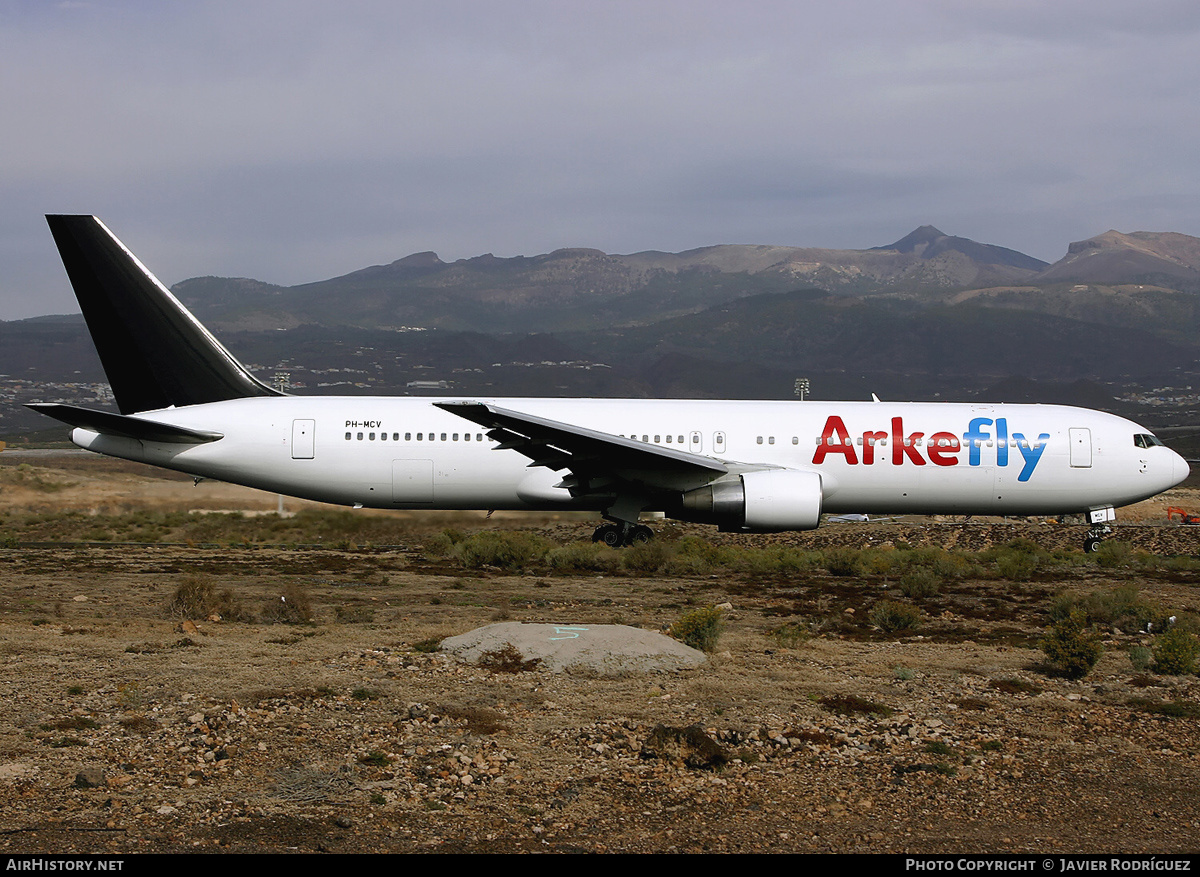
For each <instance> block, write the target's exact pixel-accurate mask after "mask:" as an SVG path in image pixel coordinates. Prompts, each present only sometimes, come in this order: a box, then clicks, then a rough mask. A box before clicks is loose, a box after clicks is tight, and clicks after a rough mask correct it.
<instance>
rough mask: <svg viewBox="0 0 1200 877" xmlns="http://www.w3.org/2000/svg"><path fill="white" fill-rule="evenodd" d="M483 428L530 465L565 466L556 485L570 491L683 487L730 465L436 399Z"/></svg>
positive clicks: (707, 478)
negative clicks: (616, 487)
mask: <svg viewBox="0 0 1200 877" xmlns="http://www.w3.org/2000/svg"><path fill="white" fill-rule="evenodd" d="M434 405H436V406H437V407H438V408H441V409H442V410H443V411H449V412H450V413H451V414H457V415H458V416H459V417H462V418H465V419H466V420H470V421H471V422H473V423H477V424H479V425H480V426H483V427H486V428H487V429H488V436H489V437H490V438H492V439H494V440H496V441H498V442H499V443H500V444H499V445H498V446H497V449H504V450H513V451H516V452H517V453H519V454H522V455H523V456H526V457H528V458H529V459H530V460H532V463H530V465H531V466H544V467H546V468H548V469H552V470H554V471H561V470H563V469H566V470H569V471H570V475H568V476H567V477H565V478H564V479H563V480H562V482H560V483H561V485H562V486H563V487H565V488H567V489H568V490H570V491H571V493H572V494H573V495H576V496H581V495H586V494H593V495H594V494H596V493H601V492H605V493H607V492H612V488H613V487H614V485H616V484H618V483H624V484H625V485H627V486H636V487H638V488H640V489H643V490H647V489H648V490H651V491H653V490H681V489H683V490H686V489H688V488H689V487H695V486H700V485H703V484H707V483H709V482H710V481H712V480H713V479H715V478H719V477H721V476H722V475H726V474H728V473H729V472H730V471H731V470H730V467H728V466H727V465H726V464H725V463H722V462H721V461H720V460H714V459H713V458H711V457H703V456H700V455H699V454H691V453H688V452H687V451H679V450H675V449H674V448H664V447H660V446H659V445H652V444H647V443H645V442H639V441H637V440H635V439H627V438H623V437H621V436H617V435H612V434H610V433H606V432H601V431H599V430H594V429H588V428H587V427H582V426H576V425H575V424H571V423H565V422H563V421H559V420H551V419H549V418H545V417H538V416H536V415H533V414H525V413H524V412H520V411H513V410H511V409H508V408H501V407H500V406H498V405H491V404H488V403H484V402H474V401H461V402H460V401H453V402H435V403H434Z"/></svg>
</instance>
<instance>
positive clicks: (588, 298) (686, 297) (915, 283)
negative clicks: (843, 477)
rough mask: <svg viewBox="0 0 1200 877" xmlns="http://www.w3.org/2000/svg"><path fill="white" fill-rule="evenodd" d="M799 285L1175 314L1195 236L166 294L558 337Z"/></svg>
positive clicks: (475, 264)
mask: <svg viewBox="0 0 1200 877" xmlns="http://www.w3.org/2000/svg"><path fill="white" fill-rule="evenodd" d="M1093 285H1095V286H1096V287H1097V288H1095V289H1093V288H1092V286H1093ZM1079 287H1082V288H1079ZM800 288H817V289H822V290H824V291H826V292H829V293H831V294H835V295H838V296H847V297H855V298H861V297H872V298H874V297H881V296H882V297H891V298H900V299H906V300H911V301H917V302H922V303H927V304H928V303H934V302H938V303H956V302H959V301H963V300H965V298H964V294H968V295H967V297H971V296H973V297H975V298H977V299H978V301H977V303H978V304H980V305H982V306H985V307H987V306H995V307H1005V308H1009V309H1018V310H1035V311H1042V310H1049V311H1050V312H1053V313H1059V314H1061V315H1068V314H1069V313H1070V311H1071V303H1072V301H1085V302H1086V305H1084V306H1083V308H1080V310H1083V309H1086V310H1087V311H1089V312H1091V311H1094V310H1095V309H1096V307H1097V305H1096V302H1097V298H1096V296H1097V295H1100V296H1102V298H1101V299H1099V301H1101V302H1102V303H1103V304H1105V305H1109V304H1111V305H1113V306H1115V307H1116V308H1117V310H1121V309H1127V310H1128V309H1132V310H1142V311H1147V312H1149V313H1150V314H1151V315H1162V314H1163V313H1164V311H1166V312H1169V311H1171V307H1170V299H1171V298H1172V294H1173V293H1188V294H1189V297H1190V296H1191V295H1197V294H1200V238H1193V237H1189V236H1187V235H1182V234H1172V233H1149V232H1135V233H1133V234H1121V233H1120V232H1116V231H1109V232H1105V233H1104V234H1101V235H1097V236H1096V237H1094V238H1090V239H1088V240H1086V241H1080V242H1077V243H1073V244H1071V245H1070V247H1069V248H1068V251H1067V254H1066V255H1065V256H1064V257H1063V258H1062V259H1060V260H1059V261H1058V262H1055V263H1054V264H1052V265H1050V264H1047V263H1045V262H1042V261H1041V260H1039V259H1035V258H1033V257H1031V256H1027V255H1025V254H1023V253H1019V252H1017V251H1015V250H1010V249H1007V248H1004V247H998V246H994V245H991V244H981V243H978V242H976V241H972V240H970V239H968V238H962V237H955V236H952V235H947V234H944V233H942V232H941V231H939V230H938V229H936V228H934V227H933V226H929V225H926V226H922V227H920V228H918V229H915V230H914V231H913V232H911V233H910V234H908V235H905V236H904V237H902V238H901V239H900V240H898V241H896V242H895V243H892V244H889V245H887V246H882V247H873V248H871V249H867V250H835V249H818V248H805V247H780V246H768V245H749V244H741V245H738V244H725V245H719V246H712V247H702V248H699V249H695V250H688V251H685V252H682V253H663V252H657V251H646V252H641V253H634V254H632V255H610V254H607V253H603V252H601V251H599V250H594V249H581V248H574V249H562V250H555V251H554V252H552V253H546V254H543V255H538V256H515V257H511V258H497V257H495V256H493V255H491V254H486V255H483V256H476V257H474V258H471V259H460V260H457V261H455V262H443V261H442V260H441V259H440V258H438V256H437V254H436V253H432V252H426V253H415V254H412V255H409V256H405V257H404V258H402V259H398V260H396V261H394V262H391V263H390V264H387V265H375V266H372V267H369V268H363V269H361V270H359V271H354V272H352V273H350V274H346V275H343V276H341V277H335V278H331V279H329V280H322V281H317V282H314V283H306V284H302V285H299V286H292V287H280V286H273V285H270V284H266V283H262V282H260V281H257V280H251V279H246V278H224V277H199V278H193V279H191V280H185V281H183V282H181V283H178V284H176V285H175V286H174V287H173V288H172V289H173V291H174V292H175V294H176V295H177V296H179V298H180V299H181V300H182V301H183V302H184V303H185V304H186V305H187V306H188V307H190V308H192V309H193V310H194V311H195V312H196V314H197V316H199V317H200V319H201V320H203V321H205V322H206V323H208V324H210V325H211V326H212V328H214V329H216V330H227V329H237V330H252V329H268V328H270V329H278V328H284V329H287V328H295V327H296V326H301V325H306V324H316V325H325V326H333V325H344V326H354V327H357V328H365V329H396V328H401V327H406V326H410V327H411V326H417V327H422V328H441V329H453V330H460V331H479V332H555V331H563V330H579V329H592V328H601V327H611V326H614V325H616V326H630V325H646V324H650V323H654V322H657V321H659V320H663V319H666V318H669V317H674V316H680V315H683V314H689V313H697V312H699V311H701V310H704V309H705V308H708V307H712V306H714V305H718V304H722V303H725V302H729V301H734V300H737V299H740V298H745V297H748V296H753V295H758V294H762V293H775V292H788V291H792V290H795V289H800ZM1031 293H1036V295H1031ZM1044 293H1050V296H1049V299H1048V298H1047V296H1046V295H1044ZM1062 293H1067V294H1068V295H1067V297H1066V300H1060V299H1061V298H1062V295H1061V294H1062ZM1164 296H1165V297H1166V298H1165V299H1164ZM1123 319H1124V317H1121V318H1118V320H1117V324H1120V323H1121V321H1123Z"/></svg>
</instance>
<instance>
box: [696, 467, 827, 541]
mask: <svg viewBox="0 0 1200 877" xmlns="http://www.w3.org/2000/svg"><path fill="white" fill-rule="evenodd" d="M821 498H822V497H821V476H820V474H819V473H817V472H805V471H802V470H799V469H756V470H753V471H751V472H743V473H742V474H740V475H734V476H730V477H726V478H721V479H719V480H717V481H714V482H712V483H711V484H707V485H705V486H704V487H698V488H696V489H695V490H689V491H688V492H687V493H685V494H683V497H682V511H681V512H679V514H678V515H677V517H679V518H681V519H683V520H685V521H696V522H699V523H705V524H717V525H718V526H719V527H720V528H721V529H722V530H757V531H759V532H764V533H774V532H779V531H782V530H813V529H816V527H817V525H818V524H820V522H821Z"/></svg>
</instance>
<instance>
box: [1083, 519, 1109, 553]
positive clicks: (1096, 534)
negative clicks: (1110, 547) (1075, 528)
mask: <svg viewBox="0 0 1200 877" xmlns="http://www.w3.org/2000/svg"><path fill="white" fill-rule="evenodd" d="M1109 535H1112V527H1109V526H1108V525H1107V524H1092V526H1090V527H1088V531H1087V536H1086V537H1084V540H1083V553H1084V554H1093V553H1095V552H1097V551H1099V550H1100V543H1101V542H1103V541H1104V537H1105V536H1109Z"/></svg>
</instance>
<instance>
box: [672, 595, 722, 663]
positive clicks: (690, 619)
mask: <svg viewBox="0 0 1200 877" xmlns="http://www.w3.org/2000/svg"><path fill="white" fill-rule="evenodd" d="M724 626H725V613H724V612H722V611H721V610H720V609H718V608H716V607H715V606H708V607H705V608H703V609H693V610H692V611H691V612H687V613H685V614H684V615H683V617H681V618H680V619H679V620H678V621H676V622H675V623H674V624H673V625H671V636H673V637H674V638H675V639H677V640H679V641H680V642H681V643H683V644H684V645H687V646H691V647H692V648H693V649H699V650H700V651H702V652H711V651H714V650H715V649H716V648H717V641H718V640H719V639H720V638H721V629H722V628H723V627H724Z"/></svg>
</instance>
